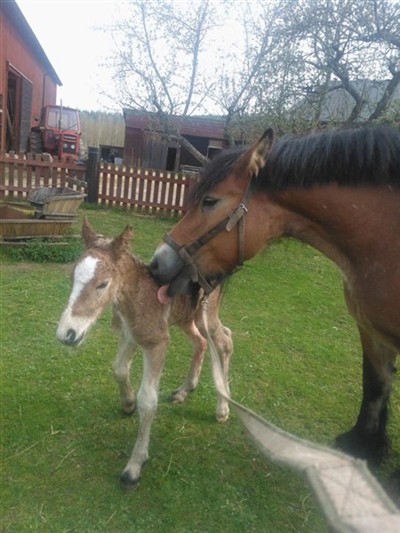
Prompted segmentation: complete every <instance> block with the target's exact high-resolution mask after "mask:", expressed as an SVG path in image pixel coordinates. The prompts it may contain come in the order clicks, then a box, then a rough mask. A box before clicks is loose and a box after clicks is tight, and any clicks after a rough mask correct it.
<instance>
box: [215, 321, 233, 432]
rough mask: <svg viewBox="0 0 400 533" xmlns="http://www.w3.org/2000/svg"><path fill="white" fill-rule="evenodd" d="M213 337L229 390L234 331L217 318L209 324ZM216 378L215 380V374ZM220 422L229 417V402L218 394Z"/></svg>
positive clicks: (217, 410) (217, 413)
mask: <svg viewBox="0 0 400 533" xmlns="http://www.w3.org/2000/svg"><path fill="white" fill-rule="evenodd" d="M209 332H210V336H211V339H212V341H213V343H214V345H215V348H216V350H217V353H218V357H219V361H220V364H221V368H222V374H223V377H224V382H225V387H226V390H227V391H228V392H229V365H230V360H231V357H232V352H233V342H232V332H231V330H230V329H229V328H227V327H225V326H224V325H223V324H222V322H221V321H220V320H219V319H217V322H216V323H215V324H210V325H209ZM213 377H214V380H215V376H213ZM215 416H216V419H217V420H218V422H226V420H228V417H229V403H228V401H227V400H225V398H223V397H222V396H221V395H220V394H217V409H216V412H215Z"/></svg>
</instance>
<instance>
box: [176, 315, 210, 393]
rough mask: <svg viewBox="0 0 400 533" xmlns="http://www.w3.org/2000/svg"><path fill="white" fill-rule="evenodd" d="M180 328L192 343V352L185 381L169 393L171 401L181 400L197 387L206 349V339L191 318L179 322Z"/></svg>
mask: <svg viewBox="0 0 400 533" xmlns="http://www.w3.org/2000/svg"><path fill="white" fill-rule="evenodd" d="M180 328H181V329H182V331H184V332H185V333H186V335H187V336H188V337H189V338H190V340H191V342H192V345H193V352H192V360H191V365H190V369H189V372H188V375H187V376H186V379H185V381H184V382H183V383H182V385H181V386H180V387H178V388H177V389H176V390H174V391H173V392H172V393H171V401H172V402H176V403H179V402H183V401H184V399H185V398H186V396H187V395H188V393H189V392H192V391H194V389H195V388H196V387H197V384H198V382H199V378H200V373H201V369H202V366H203V361H204V354H205V351H206V349H207V341H206V339H205V338H204V337H203V335H202V334H201V333H200V331H199V330H198V328H197V326H196V324H195V323H194V321H193V320H192V321H191V322H189V323H186V324H181V325H180Z"/></svg>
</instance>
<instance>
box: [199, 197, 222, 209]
mask: <svg viewBox="0 0 400 533" xmlns="http://www.w3.org/2000/svg"><path fill="white" fill-rule="evenodd" d="M218 202H219V200H218V198H213V197H212V196H206V197H205V198H203V202H202V208H203V209H207V208H210V207H214V205H216V204H217V203H218Z"/></svg>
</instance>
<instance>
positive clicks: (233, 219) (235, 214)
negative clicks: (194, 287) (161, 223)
mask: <svg viewBox="0 0 400 533" xmlns="http://www.w3.org/2000/svg"><path fill="white" fill-rule="evenodd" d="M250 183H251V178H250V179H249V181H248V183H247V185H246V190H245V192H244V195H243V197H242V200H241V201H240V203H239V205H237V206H236V207H235V208H234V209H232V211H231V212H230V213H229V214H228V215H227V216H226V217H225V218H224V219H223V220H221V222H218V224H216V225H215V226H213V227H212V228H211V229H209V230H208V231H206V232H205V233H203V235H201V236H200V237H199V238H198V239H196V240H195V241H193V242H191V243H190V244H188V245H186V246H185V245H183V244H182V245H180V244H178V243H177V242H175V241H174V239H173V238H172V237H171V235H170V234H169V233H166V234H165V235H164V237H163V240H164V242H166V243H167V244H168V245H169V246H171V248H173V250H175V252H176V253H177V254H178V255H179V257H180V258H181V259H182V261H183V263H184V265H185V266H189V267H190V268H191V270H192V274H193V278H192V281H195V282H197V283H198V284H199V285H200V286H201V287H202V288H203V290H204V292H205V294H206V295H208V294H210V293H211V292H212V291H213V290H214V289H215V287H216V286H217V285H218V282H214V283H209V282H208V281H207V280H206V278H205V277H204V276H203V274H202V273H201V271H200V270H199V268H198V267H197V265H196V262H195V260H194V259H193V255H194V254H195V253H196V252H197V250H199V249H200V248H201V247H202V246H204V245H205V244H206V243H207V242H208V241H210V240H211V239H213V238H214V237H215V236H216V235H218V234H219V233H221V232H222V231H228V232H230V231H232V229H233V228H234V227H235V226H237V227H238V259H237V263H236V265H235V266H236V268H235V269H234V271H236V270H237V269H238V268H240V267H242V266H243V263H244V230H245V224H244V221H245V219H244V216H245V214H246V213H247V211H248V209H247V207H246V202H247V200H248V198H249V189H250Z"/></svg>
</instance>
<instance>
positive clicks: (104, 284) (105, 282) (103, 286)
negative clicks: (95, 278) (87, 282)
mask: <svg viewBox="0 0 400 533" xmlns="http://www.w3.org/2000/svg"><path fill="white" fill-rule="evenodd" d="M107 285H108V281H103V283H100V285H97V287H96V289H105V288H106V287H107Z"/></svg>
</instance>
